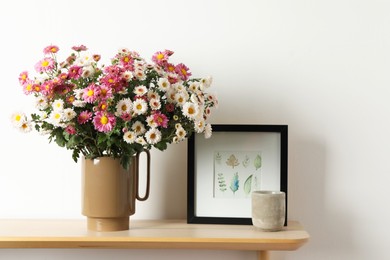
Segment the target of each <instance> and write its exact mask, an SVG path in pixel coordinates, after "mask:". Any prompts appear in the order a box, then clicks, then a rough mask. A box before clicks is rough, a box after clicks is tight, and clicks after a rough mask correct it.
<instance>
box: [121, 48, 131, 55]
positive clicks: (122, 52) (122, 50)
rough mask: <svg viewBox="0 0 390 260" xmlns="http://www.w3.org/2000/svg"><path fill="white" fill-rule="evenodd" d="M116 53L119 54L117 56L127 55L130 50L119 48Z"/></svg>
mask: <svg viewBox="0 0 390 260" xmlns="http://www.w3.org/2000/svg"><path fill="white" fill-rule="evenodd" d="M118 53H119V54H128V53H130V50H129V49H127V48H120V49H119V50H118Z"/></svg>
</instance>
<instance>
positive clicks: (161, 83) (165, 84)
mask: <svg viewBox="0 0 390 260" xmlns="http://www.w3.org/2000/svg"><path fill="white" fill-rule="evenodd" d="M157 86H158V88H159V89H160V90H161V91H165V92H166V91H168V90H169V88H170V86H171V84H170V83H169V81H168V79H167V78H159V79H158V82H157Z"/></svg>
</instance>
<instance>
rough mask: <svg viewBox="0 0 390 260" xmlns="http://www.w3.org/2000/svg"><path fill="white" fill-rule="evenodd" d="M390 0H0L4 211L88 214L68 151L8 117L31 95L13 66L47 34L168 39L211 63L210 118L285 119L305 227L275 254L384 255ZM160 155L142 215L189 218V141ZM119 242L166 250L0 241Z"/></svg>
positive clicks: (199, 68) (37, 51) (144, 255)
mask: <svg viewBox="0 0 390 260" xmlns="http://www.w3.org/2000/svg"><path fill="white" fill-rule="evenodd" d="M389 11H390V2H388V1H383V0H370V1H367V0H366V1H364V0H327V1H325V0H317V1H306V0H295V1H289V0H276V1H275V0H267V1H265V0H257V1H255V0H253V1H250V0H240V1H232V0H230V1H227V0H214V1H206V0H197V1H186V2H183V1H178V0H165V1H157V0H153V1H151V0H150V1H130V0H129V1H119V0H110V1H101V0H94V1H87V0H84V1H76V0H70V1H69V0H67V1H64V0H62V1H49V0H46V1H45V0H35V1H27V0H25V1H23V0H13V1H2V2H1V3H0V34H1V41H0V45H1V48H0V57H1V63H0V68H1V69H0V75H1V89H2V95H1V96H2V99H1V102H0V108H1V110H0V111H1V113H0V122H1V123H0V133H1V138H2V140H1V147H2V152H3V155H2V156H1V157H0V160H1V161H0V162H1V165H2V170H1V173H0V218H3V219H4V218H82V217H83V216H82V215H81V212H80V176H79V172H80V170H79V167H80V166H79V165H78V164H75V163H74V162H73V161H72V159H71V156H70V153H69V152H68V151H66V150H62V149H61V148H59V147H57V146H56V145H54V144H50V145H49V144H47V142H48V141H47V140H46V139H45V138H43V137H41V136H39V135H38V134H37V133H32V134H28V135H22V134H20V133H19V132H18V131H16V130H14V129H13V128H12V127H11V126H10V124H9V115H10V114H11V113H12V112H14V111H15V110H18V109H23V108H26V107H28V106H26V104H28V103H29V102H30V99H28V98H27V97H25V96H24V95H23V94H22V91H21V89H20V87H19V85H18V80H17V78H18V75H19V73H20V72H21V71H23V70H26V69H27V70H30V71H32V68H33V64H35V62H36V61H37V60H38V59H40V58H41V50H42V48H43V47H45V46H47V45H48V44H57V45H58V46H60V48H62V49H63V50H64V53H65V52H66V51H65V50H66V49H69V48H70V47H71V46H73V45H79V44H85V45H87V46H88V47H89V48H90V49H91V50H94V51H95V52H100V53H102V54H103V55H105V56H106V57H110V56H112V55H113V54H114V53H115V51H116V50H117V49H118V48H120V47H128V48H130V49H132V50H136V51H139V52H140V53H141V55H142V56H145V57H150V56H151V55H152V54H153V53H154V52H155V51H157V50H163V49H166V48H167V49H171V50H174V51H175V55H174V56H173V59H174V60H175V61H178V62H179V61H180V62H184V63H186V64H187V65H188V66H189V67H190V68H191V70H192V72H193V73H194V74H195V75H196V76H205V75H209V74H210V75H212V76H213V77H214V83H213V86H212V88H213V90H215V91H216V92H217V94H218V96H219V100H220V107H219V109H218V110H217V111H215V113H214V115H213V117H212V121H211V122H212V123H231V124H244V123H250V124H288V125H289V218H290V219H295V220H299V221H300V222H301V223H302V224H303V225H304V226H305V227H306V229H307V230H308V231H309V233H310V235H311V240H310V242H309V243H308V244H306V245H305V246H304V247H302V248H301V249H300V250H298V251H296V252H291V253H285V252H280V253H273V256H275V259H283V260H293V259H300V260H311V259H316V260H321V259H325V260H328V259H333V260H336V259H340V260H345V259H355V260H366V259H376V260H381V259H389V258H390V253H389V252H388V241H390V237H389V234H390V233H389V232H388V228H387V224H388V220H389V219H390V209H389V206H388V204H389V203H388V201H389V198H390V189H389V188H388V187H389V182H390V177H389V176H390V164H389V163H388V162H389V159H388V157H389V155H390V152H389V147H390V136H389V133H390V117H389V114H390V102H389V96H390V91H389V88H390V77H389V71H390V48H389V47H390V30H389V25H390V16H389V15H388V14H389ZM152 167H153V176H152V177H153V178H152V193H151V197H150V199H149V200H148V201H146V202H143V203H138V205H137V206H138V208H137V212H136V215H135V216H134V218H143V219H145V218H147V219H154V218H185V217H186V181H187V177H186V174H187V173H186V143H182V144H179V145H176V146H171V147H169V149H168V150H167V151H166V152H163V153H162V152H159V151H153V163H152ZM176 181H178V183H179V185H177V184H176ZM169 253H171V254H172V258H171V257H169V258H167V259H183V258H186V259H188V260H191V259H199V258H200V257H201V258H205V259H254V258H255V254H254V253H252V252H223V251H221V252H219V251H201V252H199V251H190V250H183V251H170V252H169ZM113 255H115V256H116V257H117V259H128V258H129V256H134V258H135V259H151V258H152V257H158V258H160V259H162V258H161V253H160V251H158V250H156V251H144V250H99V251H95V250H43V249H42V250H0V259H11V260H13V259H68V258H69V257H72V259H106V258H112V256H113ZM167 257H168V256H167ZM132 259H133V258H132Z"/></svg>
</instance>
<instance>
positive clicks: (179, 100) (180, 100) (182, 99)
mask: <svg viewBox="0 0 390 260" xmlns="http://www.w3.org/2000/svg"><path fill="white" fill-rule="evenodd" d="M186 101H187V99H186V96H185V94H184V93H183V92H178V93H176V94H175V102H176V104H177V105H179V106H181V107H182V106H184V104H185V103H186Z"/></svg>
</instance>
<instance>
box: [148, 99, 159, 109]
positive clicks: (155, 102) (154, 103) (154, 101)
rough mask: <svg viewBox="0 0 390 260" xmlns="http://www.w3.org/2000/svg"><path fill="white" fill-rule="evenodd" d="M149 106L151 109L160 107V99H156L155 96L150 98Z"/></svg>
mask: <svg viewBox="0 0 390 260" xmlns="http://www.w3.org/2000/svg"><path fill="white" fill-rule="evenodd" d="M149 106H150V108H151V109H153V110H158V109H160V108H161V101H160V99H157V98H152V99H150V101H149Z"/></svg>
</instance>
